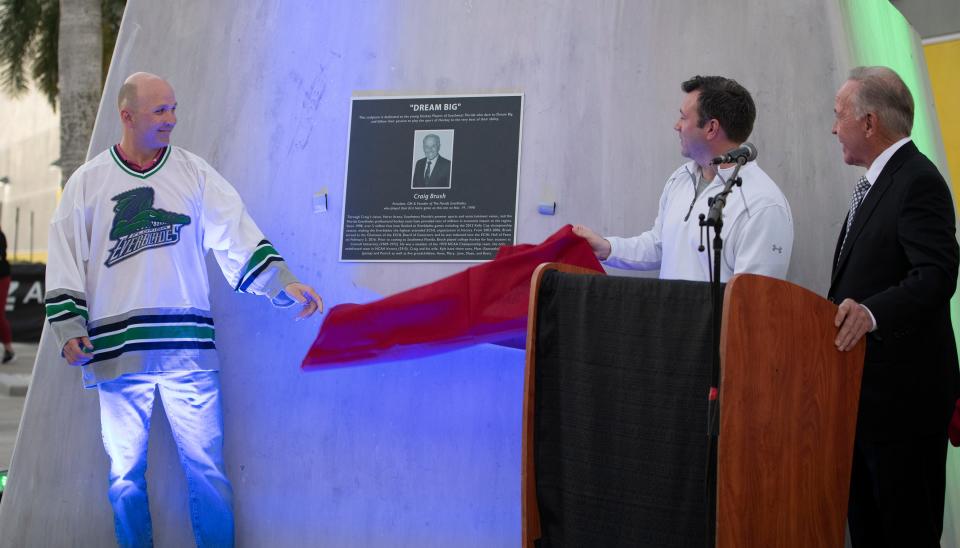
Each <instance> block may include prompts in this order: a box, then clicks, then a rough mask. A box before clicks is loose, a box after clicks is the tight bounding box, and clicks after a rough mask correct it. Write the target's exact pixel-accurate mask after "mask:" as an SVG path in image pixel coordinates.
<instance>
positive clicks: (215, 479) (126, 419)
mask: <svg viewBox="0 0 960 548" xmlns="http://www.w3.org/2000/svg"><path fill="white" fill-rule="evenodd" d="M98 389H99V393H100V427H101V429H102V433H103V447H104V449H106V451H107V456H108V457H110V488H109V491H108V495H109V498H110V504H111V505H112V506H113V515H114V524H115V527H116V534H117V543H118V544H119V545H120V546H123V547H127V546H137V547H139V546H152V544H153V532H152V526H151V522H150V508H149V506H148V504H147V482H146V476H145V473H146V470H147V440H148V438H149V433H150V414H151V412H152V411H153V402H154V395H155V394H156V390H157V389H159V391H160V398H161V399H162V400H163V407H164V409H165V410H166V412H167V420H168V421H169V422H170V430H171V431H172V432H173V440H174V442H175V443H176V445H177V452H178V453H179V455H180V464H181V465H182V466H183V471H184V473H185V474H186V477H187V490H188V492H189V496H190V521H191V523H192V524H193V534H194V538H195V539H196V542H197V546H233V509H232V499H233V491H232V489H231V488H230V482H229V480H227V477H226V475H225V474H224V466H223V416H222V412H221V409H220V378H219V376H218V373H217V372H216V371H182V372H179V371H178V372H166V373H138V374H133V375H123V376H121V377H119V378H117V379H114V380H111V381H107V382H103V383H100V384H99V385H98Z"/></svg>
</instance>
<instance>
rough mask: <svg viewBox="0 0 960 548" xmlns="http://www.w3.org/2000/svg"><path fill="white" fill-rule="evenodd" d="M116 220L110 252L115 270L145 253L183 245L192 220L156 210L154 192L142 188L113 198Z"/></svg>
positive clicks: (150, 189)
mask: <svg viewBox="0 0 960 548" xmlns="http://www.w3.org/2000/svg"><path fill="white" fill-rule="evenodd" d="M112 200H113V201H115V202H117V205H115V206H113V212H114V213H116V216H115V217H114V218H113V226H112V227H111V228H110V239H111V240H116V241H117V243H116V245H114V246H113V248H111V249H110V256H109V257H108V258H107V262H106V263H104V264H106V265H107V266H113V265H115V264H117V263H119V262H120V261H122V260H124V259H128V258H130V257H132V256H134V255H136V254H137V253H140V252H141V251H143V250H145V249H153V248H155V247H163V246H165V245H173V244H175V243H177V242H179V241H180V229H181V228H183V226H184V225H188V224H190V217H189V216H187V215H183V214H182V213H171V212H169V211H164V210H162V209H154V208H153V189H152V188H150V187H140V188H135V189H133V190H128V191H126V192H123V193H120V194H117V195H116V196H114V197H113V198H112Z"/></svg>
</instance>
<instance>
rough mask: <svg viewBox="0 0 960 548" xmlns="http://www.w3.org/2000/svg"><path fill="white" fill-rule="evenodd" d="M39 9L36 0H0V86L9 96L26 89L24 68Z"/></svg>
mask: <svg viewBox="0 0 960 548" xmlns="http://www.w3.org/2000/svg"><path fill="white" fill-rule="evenodd" d="M42 11H43V10H42V9H41V5H40V1H39V0H0V86H2V87H3V89H4V91H6V92H7V93H8V94H10V95H12V96H17V95H19V94H21V93H23V92H25V91H26V90H27V87H28V78H27V73H26V70H25V67H26V64H27V62H28V61H29V57H30V54H31V53H33V40H34V37H35V36H36V34H37V30H38V27H39V25H40V19H41V15H42Z"/></svg>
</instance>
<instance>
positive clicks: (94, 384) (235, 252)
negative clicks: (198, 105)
mask: <svg viewBox="0 0 960 548" xmlns="http://www.w3.org/2000/svg"><path fill="white" fill-rule="evenodd" d="M118 103H119V109H120V120H121V123H122V124H123V136H122V139H121V141H120V143H119V144H117V145H114V146H113V147H111V148H110V149H108V150H106V151H104V152H102V153H100V154H99V155H97V156H96V157H94V158H93V159H92V160H90V161H89V162H87V163H86V164H84V165H83V166H81V167H80V168H79V169H77V171H76V172H75V173H74V174H73V175H72V176H71V177H70V179H69V181H68V182H67V185H66V187H65V188H64V193H63V197H62V199H61V201H60V204H59V206H58V207H57V210H56V212H55V213H54V217H53V220H52V221H51V227H50V246H49V261H48V264H47V286H46V287H47V294H46V309H47V319H48V321H49V322H50V327H51V330H52V332H53V336H54V337H55V338H56V340H57V344H58V345H59V347H60V348H62V349H63V357H64V359H65V360H66V362H67V363H69V364H70V365H78V366H82V367H83V383H84V386H85V387H87V388H97V390H98V393H99V399H100V424H101V428H102V433H103V444H104V448H105V449H106V452H107V455H108V456H109V458H110V474H109V476H110V477H109V491H108V497H109V499H110V503H111V505H112V506H113V511H114V524H115V529H116V536H117V542H118V543H119V544H120V545H121V546H150V545H151V544H152V527H151V521H150V511H149V508H148V502H147V488H146V479H145V476H144V474H145V472H146V465H147V439H148V437H149V428H150V414H151V411H152V408H153V404H154V399H155V395H156V393H157V391H159V394H160V398H161V399H162V400H163V407H164V410H165V411H166V414H167V419H168V420H169V423H170V427H171V430H172V432H173V439H174V441H175V442H176V444H177V450H178V452H179V454H180V461H181V463H182V466H183V469H184V472H185V474H186V477H187V487H188V490H189V501H190V516H191V520H192V525H193V531H194V536H195V538H196V542H197V545H198V546H230V545H232V544H233V539H234V526H233V510H232V490H231V487H230V482H229V480H228V479H227V477H226V475H225V473H224V465H223V454H222V453H223V419H222V413H221V406H220V384H219V373H218V371H219V365H218V363H217V353H216V348H215V345H214V322H213V318H212V317H211V314H210V302H209V296H208V293H209V286H208V278H207V271H206V263H205V260H204V256H205V255H206V253H207V251H212V252H213V254H214V257H215V258H216V260H217V263H219V265H220V268H221V270H222V271H223V274H224V276H225V277H226V278H227V280H228V281H229V283H230V284H231V285H232V286H233V287H234V288H235V289H236V290H237V291H240V292H244V293H253V294H256V295H265V296H266V297H268V298H269V299H270V300H271V301H272V302H273V304H274V305H276V306H292V305H294V304H296V303H300V304H301V306H302V310H301V311H300V314H299V317H301V318H304V317H308V316H310V315H312V314H314V313H315V312H318V311H322V309H323V302H322V300H321V299H320V297H319V296H318V295H317V293H316V292H315V291H314V290H313V289H312V288H311V287H309V286H307V285H304V284H302V283H299V282H298V281H297V279H296V278H295V277H294V276H293V274H291V272H290V270H289V269H288V268H287V265H286V263H285V262H284V260H283V258H282V257H281V256H280V254H279V253H277V251H276V249H274V247H273V246H272V245H271V243H270V242H269V241H267V240H266V239H265V238H264V236H263V233H262V232H260V229H259V228H257V225H256V224H255V223H254V222H253V220H252V219H251V218H250V216H249V215H248V214H247V213H246V210H245V208H244V206H243V203H242V201H241V199H240V196H239V195H238V194H237V192H236V191H235V190H234V189H233V187H231V186H230V184H229V183H228V182H227V181H226V180H224V178H223V177H222V176H221V175H220V174H219V173H217V171H216V170H214V169H213V168H212V167H210V165H209V164H207V163H206V162H205V161H204V160H203V159H201V158H199V157H198V156H196V155H194V154H191V153H190V152H187V151H186V150H183V149H182V148H179V147H176V146H173V145H170V133H171V131H172V130H173V128H174V126H175V125H176V122H177V118H176V108H177V102H176V98H175V96H174V92H173V88H172V87H171V86H170V84H168V83H167V82H166V81H164V80H163V79H161V78H160V77H158V76H155V75H152V74H147V73H137V74H134V75H132V76H130V77H129V78H128V79H127V80H126V82H125V83H124V84H123V87H122V88H121V90H120V94H119V98H118Z"/></svg>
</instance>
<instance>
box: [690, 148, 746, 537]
mask: <svg viewBox="0 0 960 548" xmlns="http://www.w3.org/2000/svg"><path fill="white" fill-rule="evenodd" d="M746 163H747V158H746V157H740V158H738V159H737V167H736V168H735V169H734V170H733V174H732V175H731V176H730V178H729V179H727V180H726V182H725V184H724V187H723V191H721V192H720V193H719V194H717V195H716V196H714V197H713V198H711V199H710V201H709V202H708V203H709V204H710V211H709V212H708V213H707V215H706V216H704V215H703V213H701V214H700V227H701V228H706V229H707V232H708V237H709V230H710V227H713V276H712V277H711V279H710V296H711V301H712V303H711V304H712V306H711V309H712V312H711V318H712V322H711V323H712V327H713V343H712V344H711V345H710V353H711V366H710V392H709V395H708V399H707V438H708V440H709V442H708V444H707V447H708V449H707V466H706V482H705V487H706V492H707V493H706V494H707V496H706V499H707V500H706V502H707V535H706V536H707V538H706V545H707V546H708V547H712V546H713V545H714V540H715V539H714V537H715V535H716V523H717V519H716V511H717V505H716V496H717V491H716V483H717V469H716V454H717V438H718V437H719V434H720V406H719V397H720V319H721V318H720V313H721V308H722V307H723V293H722V291H721V289H720V287H721V284H720V265H721V263H720V261H721V260H722V256H723V238H721V237H720V231H721V230H722V229H723V208H724V206H726V205H727V197H728V196H729V195H730V193H731V192H732V191H733V187H734V186H741V185H742V184H743V180H742V179H741V178H740V176H739V173H740V168H742V167H743V166H744V164H746Z"/></svg>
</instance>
